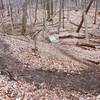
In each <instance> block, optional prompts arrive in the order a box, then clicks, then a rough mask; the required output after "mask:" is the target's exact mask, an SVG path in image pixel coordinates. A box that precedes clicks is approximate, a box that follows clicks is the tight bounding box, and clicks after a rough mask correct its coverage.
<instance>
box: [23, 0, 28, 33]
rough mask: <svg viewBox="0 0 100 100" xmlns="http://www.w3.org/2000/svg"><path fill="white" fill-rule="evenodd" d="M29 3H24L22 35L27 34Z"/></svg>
mask: <svg viewBox="0 0 100 100" xmlns="http://www.w3.org/2000/svg"><path fill="white" fill-rule="evenodd" d="M27 1H28V0H25V1H24V4H23V8H22V9H23V16H22V35H25V33H26V25H27Z"/></svg>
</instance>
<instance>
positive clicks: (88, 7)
mask: <svg viewBox="0 0 100 100" xmlns="http://www.w3.org/2000/svg"><path fill="white" fill-rule="evenodd" d="M93 1H94V0H91V1H90V3H89V5H88V6H87V8H86V10H85V13H86V14H87V13H88V11H89V9H90V7H91V5H92V3H93ZM83 22H84V16H82V20H81V22H80V24H79V27H78V28H77V31H76V32H79V31H80V29H81V27H82V25H83Z"/></svg>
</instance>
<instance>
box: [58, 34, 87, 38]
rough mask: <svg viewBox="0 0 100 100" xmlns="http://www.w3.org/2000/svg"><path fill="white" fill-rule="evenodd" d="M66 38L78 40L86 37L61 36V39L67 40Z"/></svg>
mask: <svg viewBox="0 0 100 100" xmlns="http://www.w3.org/2000/svg"><path fill="white" fill-rule="evenodd" d="M65 38H77V39H84V38H85V37H84V36H73V35H67V36H59V39H65Z"/></svg>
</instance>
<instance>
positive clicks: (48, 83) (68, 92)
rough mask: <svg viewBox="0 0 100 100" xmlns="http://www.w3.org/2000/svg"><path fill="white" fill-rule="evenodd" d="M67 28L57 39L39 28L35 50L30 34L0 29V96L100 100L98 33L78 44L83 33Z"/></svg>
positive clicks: (24, 99) (21, 99)
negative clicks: (45, 36) (87, 42)
mask: <svg viewBox="0 0 100 100" xmlns="http://www.w3.org/2000/svg"><path fill="white" fill-rule="evenodd" d="M77 13H79V12H77ZM73 14H74V11H73ZM74 20H75V19H73V21H74ZM67 26H69V25H67ZM67 26H66V27H67ZM94 27H95V26H94ZM71 28H73V29H75V27H72V25H71ZM91 29H93V28H91ZM69 31H70V30H69ZM69 31H67V32H66V31H65V32H63V31H62V32H61V33H60V36H65V35H66V36H69V35H70V36H69V37H67V38H65V39H64V38H63V39H60V40H59V42H58V43H50V42H48V41H47V40H42V39H40V38H41V34H42V32H40V34H39V36H38V38H37V42H36V44H37V50H36V49H34V40H33V39H31V37H30V36H26V37H25V36H20V35H19V36H14V35H7V34H5V35H3V34H2V33H1V34H0V100H100V37H98V36H97V35H98V34H94V36H92V35H93V34H92V35H91V34H90V44H91V45H92V46H90V45H89V46H87V45H85V46H81V45H79V44H78V43H81V42H82V43H84V40H85V39H84V34H83V33H76V32H69ZM91 31H93V30H89V32H90V33H91ZM72 36H73V37H72ZM79 36H82V38H81V39H80V38H77V37H79ZM98 98H99V99H98Z"/></svg>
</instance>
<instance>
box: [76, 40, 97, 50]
mask: <svg viewBox="0 0 100 100" xmlns="http://www.w3.org/2000/svg"><path fill="white" fill-rule="evenodd" d="M76 46H82V47H89V48H94V49H95V48H96V46H95V45H94V44H91V43H85V42H83V43H79V42H77V43H76Z"/></svg>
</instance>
